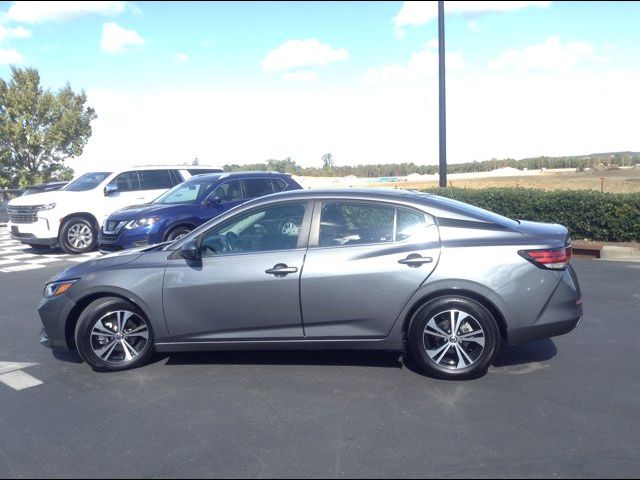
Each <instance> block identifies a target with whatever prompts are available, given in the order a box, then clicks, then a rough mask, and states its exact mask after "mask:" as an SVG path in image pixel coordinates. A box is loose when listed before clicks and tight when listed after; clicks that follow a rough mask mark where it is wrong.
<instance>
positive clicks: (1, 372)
mask: <svg viewBox="0 0 640 480" xmlns="http://www.w3.org/2000/svg"><path fill="white" fill-rule="evenodd" d="M34 365H37V363H25V362H0V383H4V384H5V385H6V386H8V387H11V388H13V389H14V390H24V389H26V388H31V387H37V386H38V385H42V383H43V382H42V381H40V380H38V379H37V378H35V377H32V376H31V375H29V374H28V373H25V372H23V371H22V369H23V368H28V367H33V366H34Z"/></svg>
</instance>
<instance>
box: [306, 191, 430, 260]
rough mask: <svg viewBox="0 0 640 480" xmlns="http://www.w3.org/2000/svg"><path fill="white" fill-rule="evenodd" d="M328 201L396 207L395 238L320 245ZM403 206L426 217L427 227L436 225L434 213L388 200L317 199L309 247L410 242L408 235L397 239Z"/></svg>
mask: <svg viewBox="0 0 640 480" xmlns="http://www.w3.org/2000/svg"><path fill="white" fill-rule="evenodd" d="M328 203H351V204H370V205H374V206H383V207H391V208H393V209H394V211H393V240H392V241H390V242H374V243H358V244H354V245H327V246H320V221H321V215H322V209H323V207H324V206H325V204H328ZM399 208H402V209H404V210H410V211H413V212H415V213H417V214H419V215H422V216H423V217H424V223H425V226H426V227H429V226H432V225H433V226H435V225H436V222H435V220H434V218H433V216H432V215H430V214H428V213H426V212H424V211H422V210H418V209H416V208H415V207H410V206H407V205H403V204H398V203H393V202H387V201H377V200H352V199H347V198H335V199H334V198H332V199H322V200H317V201H316V202H315V206H314V212H313V219H312V222H311V232H310V234H309V245H308V248H310V249H311V248H313V249H329V248H358V247H371V246H381V245H400V244H403V243H410V240H411V237H407V238H405V239H403V240H396V238H397V228H398V209H399Z"/></svg>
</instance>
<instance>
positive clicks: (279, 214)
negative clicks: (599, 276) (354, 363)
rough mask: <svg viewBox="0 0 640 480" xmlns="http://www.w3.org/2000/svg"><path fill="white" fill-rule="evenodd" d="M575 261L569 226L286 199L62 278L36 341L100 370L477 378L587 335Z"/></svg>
mask: <svg viewBox="0 0 640 480" xmlns="http://www.w3.org/2000/svg"><path fill="white" fill-rule="evenodd" d="M570 259H571V244H570V240H569V236H568V233H567V229H566V228H565V227H563V226H561V225H551V224H542V223H533V222H526V221H516V220H510V219H508V218H505V217H501V216H499V215H496V214H493V213H490V212H488V211H485V210H481V209H478V208H475V207H472V206H470V205H467V204H464V203H460V202H456V201H453V200H449V199H445V198H441V197H437V196H433V195H428V194H421V193H414V192H405V191H398V190H380V189H370V190H369V189H368V190H299V191H293V192H286V193H280V194H275V195H269V196H267V197H263V198H260V199H256V200H253V201H250V202H248V203H245V204H243V205H242V206H240V207H236V208H234V209H232V210H230V211H229V212H227V213H225V214H224V215H222V216H220V217H217V218H216V219H214V220H212V221H210V222H208V223H206V224H204V225H202V226H201V227H199V228H198V229H196V230H194V231H192V232H191V233H190V234H189V235H187V236H186V237H184V238H182V239H180V240H178V241H176V242H173V243H170V244H161V245H156V246H153V247H147V248H141V249H133V250H126V251H124V252H120V253H118V254H112V255H107V256H104V257H102V258H99V259H96V260H92V261H89V262H86V263H83V264H80V265H77V266H73V267H71V268H69V269H67V270H65V271H63V272H62V273H60V274H58V275H57V276H56V277H55V278H53V279H52V280H51V281H50V282H49V283H47V285H46V288H45V293H44V299H43V300H42V303H41V305H40V308H39V312H40V316H41V319H42V323H43V325H44V328H43V331H42V336H41V342H42V343H43V344H44V345H46V346H49V347H51V348H54V349H66V350H77V351H78V353H79V354H80V356H81V357H82V358H83V359H84V360H85V361H86V362H87V363H88V364H89V365H91V366H92V367H93V368H94V369H96V370H102V371H105V370H106V371H116V370H123V369H126V368H131V367H137V366H140V365H142V364H144V363H145V362H147V361H148V360H149V358H150V357H151V356H152V355H153V352H154V351H158V352H173V351H192V350H249V349H251V350H256V349H264V350H276V349H281V350H286V349H371V350H374V349H379V350H397V351H404V352H405V353H406V354H407V355H408V356H410V357H411V358H412V359H413V360H414V363H415V364H417V365H418V366H419V367H420V368H421V369H422V370H423V371H424V372H425V373H427V374H429V375H432V376H436V377H440V378H469V377H474V376H478V375H482V374H483V373H484V372H485V371H486V369H487V368H488V366H489V365H490V364H491V362H492V361H493V359H494V357H495V355H496V352H497V349H498V347H499V344H500V342H507V343H508V344H511V345H514V344H518V343H521V342H524V341H528V340H532V339H537V338H545V337H552V336H554V335H561V334H564V333H567V332H569V331H571V330H572V329H573V328H574V327H575V326H576V325H577V324H578V322H579V320H580V318H581V316H582V299H581V296H580V287H579V285H578V279H577V277H576V275H575V272H574V271H573V269H572V268H571V266H570V263H569V262H570Z"/></svg>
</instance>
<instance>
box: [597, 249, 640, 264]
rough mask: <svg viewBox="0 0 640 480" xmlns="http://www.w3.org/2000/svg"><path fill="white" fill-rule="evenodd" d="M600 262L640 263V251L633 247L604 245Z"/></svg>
mask: <svg viewBox="0 0 640 480" xmlns="http://www.w3.org/2000/svg"><path fill="white" fill-rule="evenodd" d="M600 260H615V261H619V262H640V251H638V250H637V249H635V248H633V247H617V246H614V245H604V246H603V247H602V249H601V250H600Z"/></svg>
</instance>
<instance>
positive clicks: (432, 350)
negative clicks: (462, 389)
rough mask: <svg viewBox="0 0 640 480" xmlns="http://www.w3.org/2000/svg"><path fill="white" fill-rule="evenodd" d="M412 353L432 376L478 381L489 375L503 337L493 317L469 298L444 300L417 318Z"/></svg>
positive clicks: (411, 335)
mask: <svg viewBox="0 0 640 480" xmlns="http://www.w3.org/2000/svg"><path fill="white" fill-rule="evenodd" d="M407 340H408V353H409V354H410V355H411V357H412V359H413V360H414V361H415V362H416V363H417V366H418V367H419V368H420V369H421V370H423V371H424V372H425V373H427V374H428V375H431V376H434V377H437V378H443V379H467V378H475V377H478V376H481V375H483V374H484V373H486V371H487V369H488V368H489V365H491V362H493V359H494V358H495V356H496V353H497V351H498V346H499V341H500V334H499V331H498V327H497V324H496V321H495V319H494V318H493V315H492V314H491V313H490V312H489V311H488V310H487V309H486V308H485V307H484V306H482V305H481V304H479V303H478V302H476V301H474V300H471V299H469V298H465V297H441V298H437V299H434V300H432V301H430V302H428V303H426V304H425V305H423V306H422V307H421V308H420V309H419V310H418V311H417V312H416V313H415V315H414V316H413V319H412V322H411V325H410V328H409V335H408V339H407Z"/></svg>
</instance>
